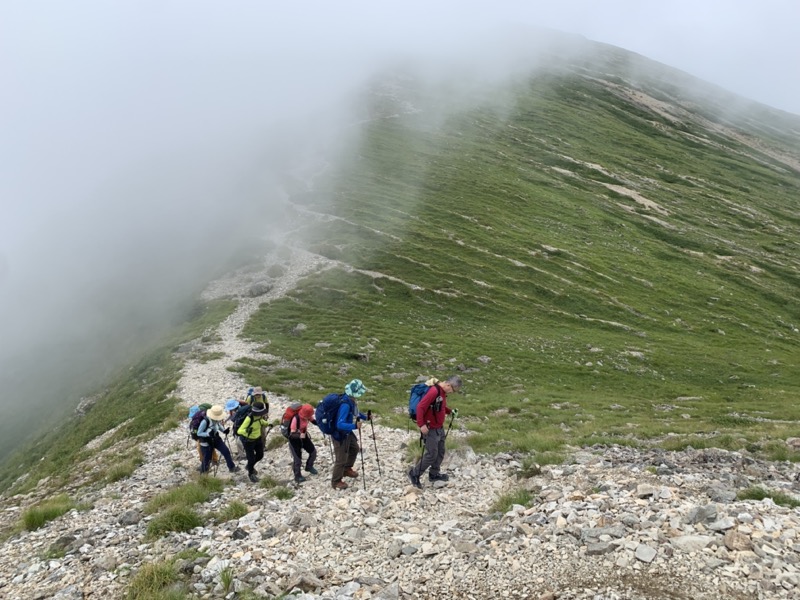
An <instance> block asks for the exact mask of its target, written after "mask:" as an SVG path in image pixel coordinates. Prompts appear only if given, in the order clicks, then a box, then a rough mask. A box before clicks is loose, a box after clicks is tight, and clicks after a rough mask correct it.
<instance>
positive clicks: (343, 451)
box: [331, 379, 369, 490]
mask: <svg viewBox="0 0 800 600" xmlns="http://www.w3.org/2000/svg"><path fill="white" fill-rule="evenodd" d="M367 391H369V390H367V388H366V387H365V386H364V384H363V383H362V382H361V380H360V379H353V381H351V382H350V383H348V384H347V385H346V386H345V388H344V397H343V398H342V403H341V405H340V406H339V412H338V414H337V417H336V430H335V431H334V432H333V433H332V434H331V438H333V456H334V463H333V472H332V473H331V485H332V486H333V488H334V489H337V490H344V489H347V484H346V483H345V482H344V481H342V478H343V477H353V478H355V477H358V471H356V470H355V469H353V465H355V464H356V459H357V458H358V452H359V450H360V448H359V446H358V439H357V438H356V434H355V433H354V431H355V430H356V429H361V421H366V420H367V416H366V415H365V414H363V413H360V412H358V405H357V404H356V402H355V400H353V398H360V397H361V396H363V395H364V393H365V392H367Z"/></svg>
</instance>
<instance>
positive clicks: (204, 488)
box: [144, 476, 224, 514]
mask: <svg viewBox="0 0 800 600" xmlns="http://www.w3.org/2000/svg"><path fill="white" fill-rule="evenodd" d="M223 486H224V484H223V482H222V480H220V479H217V478H216V477H209V476H201V477H198V478H197V480H196V481H191V482H189V483H186V484H184V485H181V486H179V487H176V488H173V489H171V490H168V491H166V492H163V493H161V494H159V495H158V496H156V497H154V498H152V499H151V500H150V501H149V502H148V503H147V504H145V507H144V512H145V513H146V514H152V513H154V512H158V511H159V510H162V509H163V508H165V507H170V506H191V505H193V504H197V503H198V502H207V501H208V499H209V498H210V497H211V494H214V493H219V492H221V491H222V488H223Z"/></svg>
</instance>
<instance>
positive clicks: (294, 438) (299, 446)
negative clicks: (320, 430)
mask: <svg viewBox="0 0 800 600" xmlns="http://www.w3.org/2000/svg"><path fill="white" fill-rule="evenodd" d="M289 411H292V409H291V408H288V409H287V412H289ZM310 423H314V424H316V421H315V420H314V407H313V406H311V405H310V404H303V405H302V406H300V407H299V408H298V409H296V410H295V411H294V414H293V415H291V416H289V424H288V430H289V454H291V456H292V470H293V471H294V481H295V483H303V482H304V481H305V480H306V478H305V477H303V474H302V473H301V472H300V466H301V464H302V454H303V450H305V451H306V453H307V454H308V458H306V468H305V470H306V471H307V472H308V473H311V474H312V475H316V474H317V473H319V471H317V470H316V469H315V468H314V461H315V460H316V459H317V448H316V447H315V446H314V442H313V441H312V440H311V436H310V435H309V434H308V425H309V424H310Z"/></svg>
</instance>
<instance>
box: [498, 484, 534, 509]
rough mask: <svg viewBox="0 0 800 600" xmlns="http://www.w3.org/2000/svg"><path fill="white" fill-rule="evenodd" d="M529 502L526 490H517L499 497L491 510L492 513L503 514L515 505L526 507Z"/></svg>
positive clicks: (529, 495)
mask: <svg viewBox="0 0 800 600" xmlns="http://www.w3.org/2000/svg"><path fill="white" fill-rule="evenodd" d="M530 502H531V493H530V492H529V491H528V490H526V489H518V490H514V491H513V492H509V493H507V494H503V495H502V496H500V497H499V498H498V499H497V500H495V502H494V504H492V509H491V510H492V512H493V513H501V514H505V513H507V512H508V511H509V510H510V509H511V507H512V506H514V505H515V504H520V505H522V506H528V505H529V504H530Z"/></svg>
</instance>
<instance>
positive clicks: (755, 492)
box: [736, 486, 800, 508]
mask: <svg viewBox="0 0 800 600" xmlns="http://www.w3.org/2000/svg"><path fill="white" fill-rule="evenodd" d="M736 497H737V498H739V500H763V499H764V498H771V499H772V501H773V502H774V503H775V504H779V505H780V506H788V507H789V508H796V507H798V506H800V500H798V499H796V498H795V497H793V496H790V495H789V494H786V493H784V492H779V491H775V490H768V489H766V488H763V487H759V486H754V487H749V488H747V489H744V490H741V491H740V492H739V493H738V494H737V495H736Z"/></svg>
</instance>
